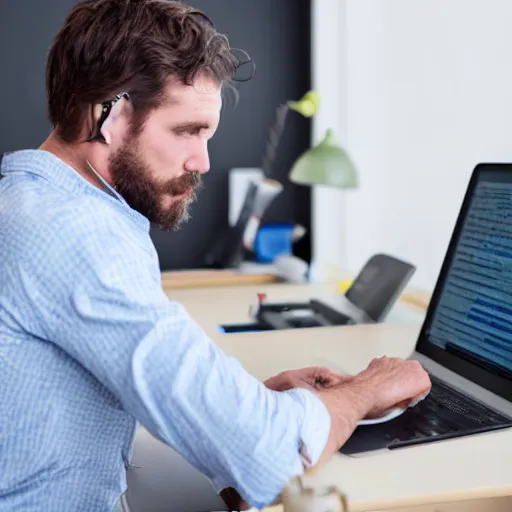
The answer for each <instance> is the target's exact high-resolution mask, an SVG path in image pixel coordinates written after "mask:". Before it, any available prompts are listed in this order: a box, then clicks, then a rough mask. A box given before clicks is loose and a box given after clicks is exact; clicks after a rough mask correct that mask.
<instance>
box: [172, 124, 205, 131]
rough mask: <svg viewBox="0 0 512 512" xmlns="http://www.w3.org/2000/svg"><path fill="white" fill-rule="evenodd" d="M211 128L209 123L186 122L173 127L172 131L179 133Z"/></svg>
mask: <svg viewBox="0 0 512 512" xmlns="http://www.w3.org/2000/svg"><path fill="white" fill-rule="evenodd" d="M209 128H210V124H209V123H205V122H197V121H186V122H184V123H178V124H175V125H173V127H172V129H173V130H174V131H177V132H187V131H195V130H208V129H209Z"/></svg>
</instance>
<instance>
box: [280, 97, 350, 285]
mask: <svg viewBox="0 0 512 512" xmlns="http://www.w3.org/2000/svg"><path fill="white" fill-rule="evenodd" d="M318 103H319V102H318V97H317V96H315V95H313V96H311V95H309V96H308V95H305V96H304V97H303V98H302V100H300V101H298V102H296V103H291V104H289V107H290V108H292V109H293V110H296V111H297V112H299V113H301V114H302V115H305V116H308V117H312V116H313V115H314V114H315V113H316V112H317V111H318ZM288 178H289V180H290V181H291V182H292V183H295V184H297V185H306V186H311V187H313V186H314V185H323V186H327V187H332V188H338V189H355V188H357V187H358V185H359V180H358V175H357V171H356V168H355V165H354V163H353V162H352V160H351V158H350V156H349V155H348V153H347V152H346V151H345V150H344V149H343V148H342V147H340V146H339V144H338V143H337V141H336V137H335V135H334V132H333V130H332V129H330V128H329V129H328V130H327V131H326V133H325V136H324V138H323V139H322V140H321V141H320V142H319V143H318V144H317V145H316V146H313V147H312V148H310V149H308V150H307V151H305V152H304V153H303V154H302V155H300V156H299V157H298V158H297V160H296V161H295V163H294V164H293V166H292V168H291V170H290V173H289V175H288ZM313 236H314V234H313ZM313 260H315V257H314V256H313ZM310 267H311V268H310V275H309V277H310V279H312V280H317V279H320V280H323V278H322V277H319V276H320V275H323V271H322V272H321V274H319V275H317V272H318V271H319V270H318V265H317V263H315V262H314V261H313V262H312V263H311V265H310ZM312 269H316V270H312ZM327 272H328V273H329V271H328V270H327ZM314 275H317V277H313V276H314Z"/></svg>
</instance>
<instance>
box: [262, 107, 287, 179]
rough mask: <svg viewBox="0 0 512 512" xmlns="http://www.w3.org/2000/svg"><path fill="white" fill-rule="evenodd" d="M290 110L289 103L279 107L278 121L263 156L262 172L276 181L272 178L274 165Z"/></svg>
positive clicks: (277, 110)
mask: <svg viewBox="0 0 512 512" xmlns="http://www.w3.org/2000/svg"><path fill="white" fill-rule="evenodd" d="M289 110H290V107H289V106H288V104H287V103H285V104H283V105H279V107H277V109H276V120H275V122H274V124H273V125H272V126H271V127H270V131H269V135H268V140H267V145H266V148H265V154H264V156H263V165H262V171H263V175H264V176H265V177H266V178H273V179H275V178H274V177H273V176H272V165H273V163H274V159H275V157H276V153H277V147H278V146H279V142H280V140H281V135H282V133H283V130H284V127H285V125H286V117H287V115H288V112H289Z"/></svg>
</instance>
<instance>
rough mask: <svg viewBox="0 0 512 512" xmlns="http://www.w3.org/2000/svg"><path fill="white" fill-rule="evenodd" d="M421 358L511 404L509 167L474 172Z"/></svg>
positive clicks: (511, 187)
mask: <svg viewBox="0 0 512 512" xmlns="http://www.w3.org/2000/svg"><path fill="white" fill-rule="evenodd" d="M417 350H418V351H419V352H422V353H425V354H426V355H428V356H429V357H431V358H432V359H434V360H437V361H438V362H440V363H441V364H443V365H444V366H446V367H448V368H450V369H452V370H454V371H456V372H457V373H459V374H462V375H463V376H465V377H466V378H469V379H470V380H473V381H475V382H476V383H477V384H480V385H482V386H483V387H486V388H487V389H489V390H490V391H493V392H495V393H497V394H500V395H501V396H505V395H507V396H505V397H506V398H509V397H510V398H512V397H511V395H512V392H511V390H510V388H512V383H511V382H510V381H511V380H512V165H510V166H509V165H505V164H497V165H491V164H485V165H480V166H478V167H477V168H476V169H475V171H474V173H473V176H472V179H471V182H470V184H469V187H468V190H467V193H466V197H465V199H464V203H463V206H462V208H461V211H460V214H459V218H458V220H457V224H456V227H455V230H454V233H453V236H452V240H451V242H450V245H449V248H448V251H447V254H446V257H445V261H444V263H443V267H442V269H441V273H440V276H439V279H438V283H437V286H436V289H435V291H434V295H433V297H432V301H431V304H430V307H429V310H428V312H427V317H426V320H425V323H424V325H423V329H422V332H421V335H420V339H419V342H418V346H417ZM507 388H508V389H507Z"/></svg>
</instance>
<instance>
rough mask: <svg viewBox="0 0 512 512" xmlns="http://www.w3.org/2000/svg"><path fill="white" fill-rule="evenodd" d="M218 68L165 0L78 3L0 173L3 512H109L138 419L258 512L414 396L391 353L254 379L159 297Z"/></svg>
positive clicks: (423, 382)
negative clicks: (30, 120) (158, 247)
mask: <svg viewBox="0 0 512 512" xmlns="http://www.w3.org/2000/svg"><path fill="white" fill-rule="evenodd" d="M235 68H236V60H235V59H234V58H233V56H232V54H231V52H230V49H229V45H228V43H227V41H226V39H225V38H224V37H223V36H221V35H220V34H218V33H216V32H215V30H214V28H213V27H212V25H211V24H210V23H209V21H208V19H207V18H206V17H205V16H204V15H203V14H201V13H200V12H198V11H196V10H194V9H192V8H190V7H187V6H185V5H183V4H181V3H175V2H171V1H166V0H138V1H126V0H88V1H85V2H83V3H81V4H78V5H77V6H76V7H75V8H74V10H73V11H72V12H71V13H70V15H69V17H68V18H67V20H66V22H65V25H64V27H63V28H62V30H61V31H60V33H59V34H58V35H57V37H56V39H55V41H54V44H53V46H52V48H51V50H50V53H49V56H48V65H47V93H48V105H49V114H50V119H51V122H52V124H53V126H54V131H53V132H52V134H51V135H50V136H49V138H48V139H47V140H46V141H45V142H44V143H43V144H42V145H41V147H40V148H39V149H37V150H26V151H17V152H13V153H10V154H7V155H5V156H4V158H3V161H2V167H1V174H2V175H3V177H2V179H1V180H0V238H1V240H2V243H1V244H0V391H1V394H0V396H1V399H0V417H1V421H0V475H1V476H0V510H10V511H14V510H30V511H44V512H57V511H71V510H72V511H74V512H78V511H91V512H103V511H105V512H106V511H112V510H114V509H115V507H116V506H117V504H118V502H119V498H120V495H121V494H122V493H123V492H124V490H125V470H126V467H127V465H128V464H129V461H130V456H131V449H132V443H133V439H134V434H135V430H136V426H137V423H136V421H138V422H140V423H141V424H143V425H144V426H145V427H146V428H147V429H148V430H149V431H150V432H152V433H153V434H154V435H155V436H157V437H158V438H160V439H161V440H163V441H164V442H165V443H167V444H169V445H170V446H172V447H174V448H175V449H176V450H177V451H178V452H179V453H181V454H182V455H183V456H184V457H185V458H186V459H188V460H189V461H190V462H191V463H192V464H193V465H194V466H195V467H197V468H198V469H199V470H200V471H202V472H203V473H204V474H205V475H206V476H207V477H208V478H210V479H211V481H212V482H213V484H214V486H215V488H216V489H217V490H218V491H219V492H223V493H225V495H226V496H233V495H234V496H240V497H241V499H243V500H244V501H245V502H246V503H248V504H249V505H251V506H257V507H262V506H265V505H268V504H270V503H272V502H274V501H275V500H277V499H278V498H279V494H280V492H281V490H282V488H283V486H284V485H285V484H286V482H287V481H288V480H289V479H290V478H291V477H292V476H294V475H297V474H300V473H301V472H303V471H304V469H305V468H306V469H308V468H310V467H316V466H318V465H319V464H322V463H324V462H325V461H326V460H328V459H329V457H330V456H331V455H332V454H333V453H335V452H336V451H337V450H338V449H339V447H340V446H341V445H342V444H343V443H344V442H345V441H346V439H347V438H348V437H349V436H350V434H351V433H352V431H353V430H354V428H355V425H356V423H357V421H358V420H359V419H361V418H363V417H365V416H369V415H378V414H381V413H383V412H384V411H385V410H387V409H389V408H390V407H392V406H394V405H395V404H397V403H399V402H407V401H409V400H413V399H415V398H416V397H417V396H419V395H421V394H423V393H425V392H426V391H428V390H429V388H430V381H429V379H428V376H427V375H426V373H425V372H424V371H423V370H422V369H421V368H420V367H419V366H418V365H417V364H416V363H414V362H404V361H399V360H396V359H390V358H383V359H379V360H375V361H373V362H372V363H371V364H370V366H369V367H368V368H367V369H366V370H365V371H363V372H362V373H361V374H359V375H357V376H355V377H344V376H341V375H337V374H334V373H331V372H329V371H328V370H326V369H322V368H310V369H304V370H300V371H294V372H286V373H284V374H281V375H278V376H276V377H274V378H272V379H269V380H268V381H267V382H266V383H261V382H258V381H257V380H256V379H254V378H253V377H252V376H250V375H249V374H247V373H246V372H245V371H244V369H243V368H242V367H241V365H240V364H239V363H238V362H237V361H236V360H233V359H232V358H230V357H227V356H226V355H225V354H224V353H223V352H222V351H221V350H219V348H218V347H217V346H215V345H214V344H213V343H212V342H211V340H210V339H208V337H207V336H206V335H205V333H204V332H203V331H202V330H201V329H200V327H199V326H198V325H197V324H196V323H195V322H194V320H193V319H192V318H190V317H189V316H188V314H187V312H186V311H185V310H184V309H183V307H182V306H180V304H176V303H175V302H173V301H171V300H169V298H168V297H167V296H166V295H165V293H164V292H163V290H162V288H161V281H160V271H159V265H158V258H157V254H156V252H155V249H154V247H153V245H152V243H151V239H150V237H149V233H148V232H149V223H150V222H154V223H156V224H158V225H160V226H161V227H162V229H176V228H177V226H178V225H179V224H180V223H181V222H183V221H184V220H186V218H187V208H188V206H189V204H190V203H191V201H192V200H193V198H194V193H195V191H196V189H197V187H198V186H199V185H200V183H201V175H202V174H203V173H205V172H207V171H208V169H209V161H208V152H207V143H208V140H209V139H210V138H211V137H212V136H213V134H214V133H215V130H216V128H217V125H218V123H219V116H220V110H221V99H222V89H223V87H224V86H225V84H227V83H229V82H230V80H231V79H232V77H233V74H234V72H235ZM177 250H178V249H177ZM229 490H231V491H229ZM228 491H229V492H228Z"/></svg>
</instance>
